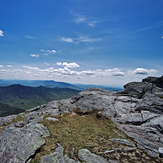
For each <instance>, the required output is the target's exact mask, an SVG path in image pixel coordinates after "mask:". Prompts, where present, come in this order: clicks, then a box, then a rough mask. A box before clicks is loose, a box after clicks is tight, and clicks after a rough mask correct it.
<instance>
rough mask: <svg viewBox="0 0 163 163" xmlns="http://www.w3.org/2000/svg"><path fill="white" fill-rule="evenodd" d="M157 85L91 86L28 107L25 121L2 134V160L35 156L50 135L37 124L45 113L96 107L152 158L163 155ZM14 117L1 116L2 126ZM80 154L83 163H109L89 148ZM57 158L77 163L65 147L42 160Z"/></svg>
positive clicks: (161, 97) (161, 94)
mask: <svg viewBox="0 0 163 163" xmlns="http://www.w3.org/2000/svg"><path fill="white" fill-rule="evenodd" d="M161 79H162V78H161ZM161 79H159V85H160V84H161V82H160V80H161ZM152 80H154V79H152ZM161 81H162V80H161ZM157 83H158V81H157ZM157 86H158V84H157V85H155V82H151V80H150V82H148V80H145V81H143V82H131V83H128V84H126V85H125V86H124V88H125V89H124V90H122V91H119V92H112V91H107V90H102V89H98V88H91V89H86V90H84V91H82V92H80V93H79V94H78V95H76V96H74V97H72V98H69V99H65V100H55V101H51V102H49V103H47V104H45V105H41V106H38V107H36V108H32V109H30V110H27V111H26V113H23V114H19V115H20V116H21V117H22V118H23V119H24V120H23V121H22V122H19V123H17V124H13V123H12V124H10V125H9V126H7V127H5V128H4V129H3V131H2V132H1V133H0V162H2V163H8V162H14V163H16V162H27V161H28V160H29V159H30V157H31V156H32V155H34V153H35V152H36V150H37V149H38V148H40V146H41V145H43V144H44V143H45V141H44V139H43V137H46V136H48V135H49V131H48V130H47V129H46V128H45V127H44V126H43V125H42V124H40V123H39V124H38V123H37V122H41V121H42V119H43V117H44V116H45V115H49V114H50V115H51V116H56V115H60V114H64V113H71V112H76V113H79V114H80V112H81V111H82V112H84V113H87V112H91V111H93V110H99V112H101V113H102V114H103V115H105V116H106V117H109V118H111V119H112V121H113V122H114V123H115V124H116V125H117V127H118V128H119V129H120V130H122V131H123V132H124V133H125V134H127V135H128V136H129V137H131V138H133V139H134V140H135V142H136V143H137V146H138V148H140V149H143V150H145V151H146V152H147V153H148V154H149V155H150V156H152V157H163V154H162V149H163V89H162V88H161V86H160V87H157ZM14 117H15V116H13V117H12V116H11V117H6V118H1V119H0V125H3V124H6V123H7V122H11V121H12V119H13V118H14ZM121 142H122V141H121ZM126 150H128V149H126ZM130 150H131V149H130ZM78 155H79V158H80V159H81V160H83V161H84V162H89V161H90V162H91V161H92V162H93V161H94V160H99V162H107V160H105V159H104V158H101V156H97V155H94V154H92V153H91V152H90V151H88V150H87V149H82V150H80V151H79V153H78ZM56 158H57V159H58V162H72V163H75V160H72V159H70V158H68V156H66V155H63V148H62V147H58V149H56V151H55V152H54V153H53V154H51V155H48V156H47V155H46V156H45V157H44V158H43V159H42V163H44V162H47V160H48V162H54V159H56ZM101 160H102V161H101ZM95 162H96V161H95ZM110 162H111V161H110ZM113 162H114V160H113Z"/></svg>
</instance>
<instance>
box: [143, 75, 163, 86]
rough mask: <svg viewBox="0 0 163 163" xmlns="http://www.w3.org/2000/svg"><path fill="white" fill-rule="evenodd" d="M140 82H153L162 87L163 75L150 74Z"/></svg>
mask: <svg viewBox="0 0 163 163" xmlns="http://www.w3.org/2000/svg"><path fill="white" fill-rule="evenodd" d="M142 82H149V83H153V84H155V85H156V86H157V87H160V88H163V76H161V77H152V76H149V77H147V78H145V79H143V80H142Z"/></svg>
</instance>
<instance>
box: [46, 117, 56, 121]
mask: <svg viewBox="0 0 163 163" xmlns="http://www.w3.org/2000/svg"><path fill="white" fill-rule="evenodd" d="M46 119H47V120H49V121H58V119H57V118H53V117H47V118H46Z"/></svg>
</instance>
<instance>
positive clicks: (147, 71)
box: [0, 0, 163, 86]
mask: <svg viewBox="0 0 163 163" xmlns="http://www.w3.org/2000/svg"><path fill="white" fill-rule="evenodd" d="M162 6H163V0H137V1H135V0H123V1H122V0H1V1H0V79H22V80H55V81H61V82H68V83H79V84H98V85H109V86H123V85H124V84H127V83H128V82H131V81H141V80H142V79H144V78H146V77H148V76H162V75H163V64H162V63H163V9H162Z"/></svg>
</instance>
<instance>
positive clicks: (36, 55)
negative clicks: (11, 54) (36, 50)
mask: <svg viewBox="0 0 163 163" xmlns="http://www.w3.org/2000/svg"><path fill="white" fill-rule="evenodd" d="M30 56H31V57H33V58H38V57H39V55H38V54H30Z"/></svg>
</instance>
